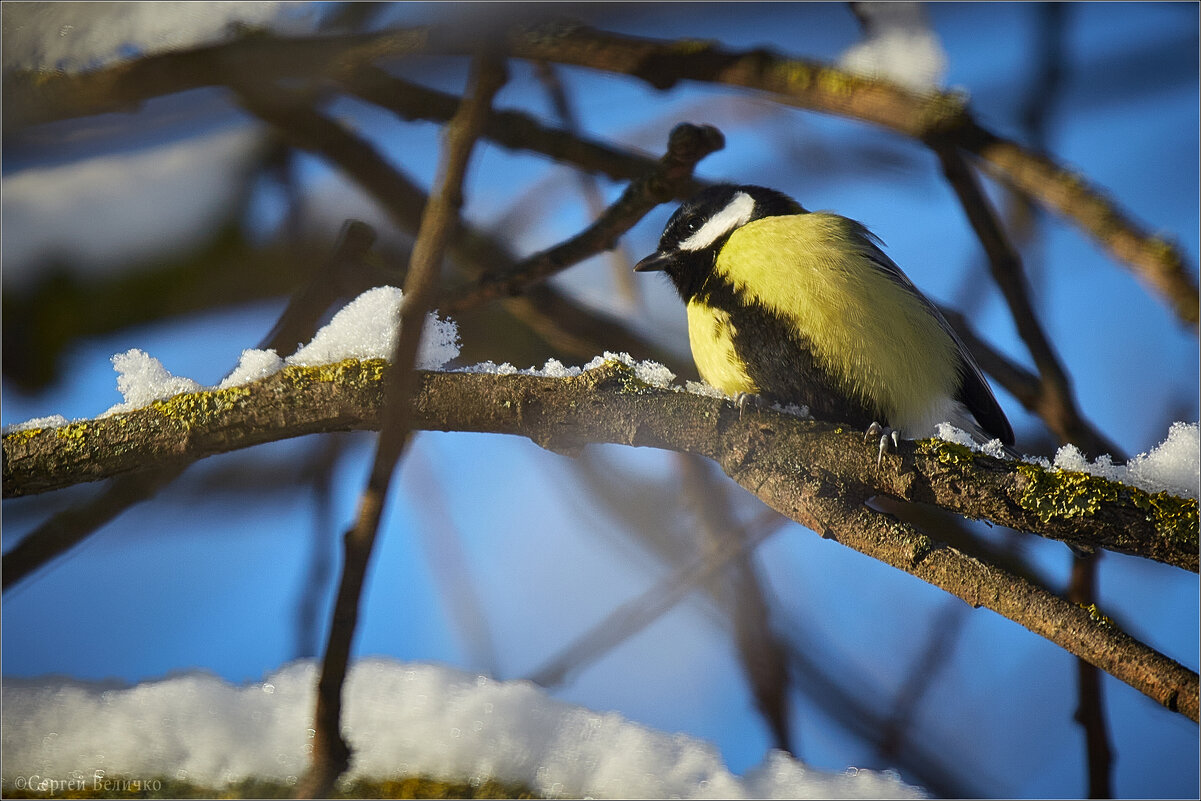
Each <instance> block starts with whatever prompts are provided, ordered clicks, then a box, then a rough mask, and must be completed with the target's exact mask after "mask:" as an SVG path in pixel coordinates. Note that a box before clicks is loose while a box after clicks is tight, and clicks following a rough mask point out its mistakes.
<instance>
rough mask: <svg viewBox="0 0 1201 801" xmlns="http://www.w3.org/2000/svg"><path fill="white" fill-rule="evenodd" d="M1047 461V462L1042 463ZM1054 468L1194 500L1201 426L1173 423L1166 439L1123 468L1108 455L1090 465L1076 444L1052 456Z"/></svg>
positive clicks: (1199, 479) (1200, 468)
mask: <svg viewBox="0 0 1201 801" xmlns="http://www.w3.org/2000/svg"><path fill="white" fill-rule="evenodd" d="M1042 461H1043V462H1046V460H1045V459H1044V460H1042ZM1054 466H1055V467H1057V468H1059V469H1060V470H1076V471H1078V472H1082V473H1090V474H1092V475H1094V476H1100V477H1102V478H1108V479H1109V480H1111V481H1117V482H1120V483H1122V484H1129V485H1131V486H1134V487H1138V488H1139V489H1144V490H1146V491H1147V492H1160V491H1161V490H1166V491H1167V492H1170V493H1172V494H1173V495H1179V496H1181V497H1183V498H1197V497H1198V495H1199V494H1201V493H1199V492H1198V489H1199V488H1198V484H1201V426H1199V425H1198V424H1197V423H1173V424H1172V427H1171V428H1170V429H1168V438H1167V439H1166V440H1164V441H1163V442H1161V443H1159V444H1158V445H1156V446H1155V447H1154V448H1152V449H1151V450H1150V451H1148V452H1147V453H1140V454H1139V455H1138V456H1135V457H1134V458H1133V459H1131V460H1130V461H1129V462H1127V463H1126V464H1124V465H1115V464H1114V463H1113V459H1111V458H1110V457H1109V456H1107V455H1106V456H1101V457H1099V458H1098V459H1097V460H1096V461H1094V462H1090V461H1089V460H1088V459H1086V458H1085V456H1084V454H1083V453H1081V452H1080V449H1079V448H1077V447H1076V446H1075V445H1064V446H1063V447H1062V448H1060V449H1059V451H1058V452H1057V453H1056V454H1055V461H1054Z"/></svg>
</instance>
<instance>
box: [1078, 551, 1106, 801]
mask: <svg viewBox="0 0 1201 801" xmlns="http://www.w3.org/2000/svg"><path fill="white" fill-rule="evenodd" d="M1100 560H1101V555H1100V554H1097V555H1095V556H1079V555H1078V556H1076V557H1075V558H1074V559H1073V560H1072V579H1071V583H1070V584H1069V585H1068V593H1067V595H1068V600H1069V601H1071V602H1072V603H1074V604H1076V605H1078V606H1081V607H1093V606H1094V605H1095V599H1096V597H1097V563H1098V562H1099V561H1100ZM1076 680H1077V682H1078V684H1079V686H1078V689H1077V695H1078V697H1079V700H1078V701H1077V704H1076V715H1075V717H1076V722H1077V723H1079V724H1080V727H1081V728H1082V729H1083V730H1084V748H1085V757H1086V762H1085V764H1087V765H1088V797H1089V798H1113V790H1112V789H1111V788H1112V783H1111V779H1112V774H1113V749H1112V747H1111V746H1110V742H1109V725H1108V723H1107V721H1106V719H1105V703H1104V696H1103V693H1102V684H1101V672H1100V671H1099V670H1098V669H1097V668H1096V667H1095V666H1094V665H1091V664H1089V663H1088V662H1086V661H1085V660H1083V659H1079V658H1077V659H1076Z"/></svg>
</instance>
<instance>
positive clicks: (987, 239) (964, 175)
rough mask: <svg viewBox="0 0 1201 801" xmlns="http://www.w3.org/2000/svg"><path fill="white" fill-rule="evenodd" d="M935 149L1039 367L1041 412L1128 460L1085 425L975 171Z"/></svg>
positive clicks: (1082, 442)
mask: <svg viewBox="0 0 1201 801" xmlns="http://www.w3.org/2000/svg"><path fill="white" fill-rule="evenodd" d="M934 149H935V152H936V153H937V154H938V158H939V160H940V161H941V162H942V167H943V172H944V173H945V174H946V177H947V181H949V182H950V184H951V187H952V188H953V189H954V190H955V194H956V195H957V196H958V197H959V202H960V204H961V205H962V206H963V209H964V212H965V213H966V214H967V217H968V220H969V221H970V222H971V224H972V228H973V229H974V230H975V231H976V236H977V237H978V238H979V240H980V243H981V245H983V247H984V251H985V253H987V254H988V264H989V269H990V270H991V272H992V276H993V280H994V281H996V283H997V286H998V287H1000V289H1001V294H1002V295H1004V296H1005V302H1006V303H1007V304H1008V305H1009V311H1010V314H1011V315H1012V316H1013V321H1014V324H1015V325H1016V326H1017V330H1018V335H1019V336H1021V338H1022V341H1023V342H1025V343H1026V347H1027V349H1029V351H1030V355H1031V357H1032V358H1033V359H1034V363H1035V365H1036V366H1037V367H1038V371H1039V375H1040V380H1039V382H1038V393H1037V400H1036V402H1035V408H1034V410H1035V413H1036V414H1038V416H1039V417H1040V418H1042V419H1043V420H1044V421H1045V422H1046V423H1047V425H1048V427H1050V429H1051V430H1052V431H1054V432H1055V434H1056V435H1057V436H1058V437H1059V439H1060V441H1061V442H1065V443H1066V442H1073V443H1075V444H1077V445H1079V446H1080V447H1081V448H1083V449H1084V450H1085V451H1087V452H1089V453H1091V454H1092V455H1093V456H1094V457H1096V456H1099V455H1100V454H1101V453H1104V452H1108V453H1110V454H1111V455H1113V456H1115V457H1117V458H1119V459H1124V458H1125V456H1124V455H1123V454H1122V453H1120V452H1118V451H1115V450H1113V447H1114V446H1113V443H1112V442H1110V441H1109V440H1107V439H1105V438H1103V437H1102V436H1100V435H1099V434H1098V433H1097V432H1095V431H1094V430H1093V428H1092V427H1091V426H1089V425H1088V424H1087V423H1086V422H1084V420H1083V418H1082V417H1081V416H1080V412H1079V411H1078V410H1077V409H1076V400H1075V397H1074V393H1073V392H1072V387H1071V382H1070V381H1069V380H1068V376H1067V371H1066V370H1064V368H1063V365H1062V364H1061V363H1060V361H1059V357H1058V356H1057V355H1056V354H1055V349H1054V348H1053V347H1052V345H1051V341H1050V340H1049V339H1048V338H1047V335H1046V332H1045V331H1044V330H1043V327H1042V325H1041V324H1040V323H1039V321H1038V315H1037V314H1036V313H1035V311H1034V304H1033V303H1031V302H1030V292H1029V289H1028V287H1027V283H1026V275H1025V272H1024V270H1023V269H1022V260H1021V257H1020V256H1019V255H1018V254H1017V251H1016V250H1014V249H1013V247H1012V246H1011V245H1010V244H1009V238H1008V237H1007V236H1006V235H1005V232H1004V231H1003V230H1002V229H1001V224H1000V221H999V220H998V219H997V215H996V214H995V213H994V212H993V209H992V206H991V204H989V202H988V198H986V197H985V196H984V192H983V191H981V189H980V185H979V183H977V181H976V178H975V176H974V175H973V174H972V172H971V169H970V168H969V167H968V165H967V163H966V162H965V161H964V160H963V157H962V156H960V155H959V153H958V152H957V151H956V150H955V149H954V148H952V147H950V146H948V145H946V144H935V146H934Z"/></svg>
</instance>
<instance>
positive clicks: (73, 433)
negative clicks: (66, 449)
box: [54, 420, 91, 443]
mask: <svg viewBox="0 0 1201 801" xmlns="http://www.w3.org/2000/svg"><path fill="white" fill-rule="evenodd" d="M89 425H91V421H89V420H85V421H83V422H81V423H67V424H66V425H65V426H59V427H58V428H56V429H54V436H56V437H58V438H59V439H61V440H65V441H67V442H74V443H80V442H83V440H84V437H86V436H87V433H88V426H89Z"/></svg>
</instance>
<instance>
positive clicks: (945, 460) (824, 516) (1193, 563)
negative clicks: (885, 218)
mask: <svg viewBox="0 0 1201 801" xmlns="http://www.w3.org/2000/svg"><path fill="white" fill-rule="evenodd" d="M384 372H385V365H384V362H382V361H381V360H375V361H369V362H357V361H353V360H352V361H346V362H342V363H340V364H336V365H329V366H325V367H320V368H313V367H308V368H298V367H289V368H287V369H285V370H283V371H282V372H280V373H278V374H276V375H275V376H272V377H270V378H267V379H264V380H262V381H259V382H256V383H255V384H251V385H247V386H244V387H239V388H237V390H236V391H234V390H223V391H217V392H201V393H192V394H190V395H181V396H177V397H176V398H174V399H172V400H169V401H159V402H156V403H155V404H152V405H151V406H150V407H147V408H145V409H141V410H137V411H134V412H128V413H126V414H124V415H114V416H113V417H109V418H104V419H101V420H96V421H91V422H88V423H74V424H70V425H68V426H64V427H62V428H58V429H42V430H37V431H27V432H16V433H13V434H9V435H7V436H5V437H4V456H5V461H4V470H5V473H4V482H5V492H6V494H24V492H22V491H21V490H25V491H28V490H32V489H35V488H37V489H41V490H45V489H50V488H53V487H55V486H65V485H67V484H70V483H75V482H77V481H83V480H92V479H95V478H100V477H102V476H104V475H108V474H113V473H118V472H130V471H134V470H138V469H148V468H161V467H165V466H169V465H174V464H179V463H182V462H190V461H194V460H195V459H198V458H201V457H202V456H205V455H210V454H213V453H218V452H223V451H228V450H233V449H236V448H241V447H247V446H250V445H255V444H259V443H262V442H266V441H269V440H272V439H279V438H283V437H286V436H298V435H301V434H309V433H318V432H322V431H332V430H348V429H364V428H372V427H374V426H375V425H377V424H378V419H379V413H380V407H381V403H382V396H383V390H382V377H383V373H384ZM413 423H414V425H415V426H417V427H420V428H424V429H429V430H438V431H481V432H494V433H508V434H518V435H521V436H525V437H528V438H530V439H532V440H533V441H534V442H536V443H538V444H539V445H542V446H543V447H546V448H549V449H552V450H568V451H570V450H574V449H578V448H580V447H582V446H584V445H585V444H588V443H592V442H613V443H620V444H625V445H633V446H644V447H655V448H664V449H669V450H677V451H683V452H689V453H696V454H699V455H702V456H706V457H708V458H710V459H713V460H714V461H716V462H717V463H718V464H720V465H721V467H722V469H723V470H724V471H725V472H726V473H727V474H728V475H730V476H731V477H732V478H734V479H735V480H736V481H737V482H738V483H740V484H742V485H743V486H744V487H746V488H747V489H748V490H750V491H751V492H753V493H754V494H756V495H757V496H758V497H759V498H760V499H762V500H763V501H764V502H766V503H767V504H768V505H769V506H771V507H772V508H774V509H776V510H777V511H779V512H781V513H782V514H784V515H786V516H788V517H789V518H791V519H793V520H796V521H798V522H800V523H802V524H803V525H806V526H808V527H809V528H811V529H813V530H814V531H816V532H818V533H819V534H821V535H822V536H824V537H828V538H831V539H835V540H837V541H839V542H841V543H843V544H845V545H848V546H850V547H852V548H855V549H856V550H858V551H861V552H863V553H865V554H868V555H869V556H872V557H874V558H876V559H879V560H881V561H884V562H887V563H888V564H890V565H893V566H894V567H897V568H900V569H901V570H905V571H906V572H909V573H911V574H913V575H915V576H917V577H918V578H921V579H923V580H924V581H927V582H929V583H931V584H934V585H936V586H938V587H941V588H943V589H945V590H946V591H948V592H950V593H952V594H954V595H956V596H958V597H960V598H962V599H964V600H965V601H967V602H968V603H970V604H971V605H973V606H986V607H988V608H990V609H992V610H994V611H996V612H999V613H1000V614H1002V615H1004V616H1005V617H1008V618H1010V619H1012V620H1015V621H1017V622H1019V623H1021V624H1022V625H1024V626H1026V627H1027V628H1029V629H1030V630H1031V631H1034V632H1035V633H1037V634H1040V635H1042V636H1044V637H1046V638H1047V639H1049V640H1051V641H1052V642H1055V643H1056V644H1058V645H1060V646H1061V647H1063V648H1065V649H1066V650H1068V651H1070V652H1071V653H1073V654H1075V655H1077V656H1080V657H1081V658H1083V659H1086V660H1087V661H1089V662H1090V663H1091V664H1094V665H1097V666H1098V667H1099V668H1101V669H1102V670H1105V671H1107V672H1109V673H1111V674H1112V675H1114V676H1115V677H1117V678H1119V679H1121V680H1122V681H1125V682H1127V683H1128V684H1130V685H1131V686H1133V687H1135V688H1137V689H1139V690H1140V691H1142V692H1144V693H1146V694H1147V695H1149V696H1150V697H1152V698H1154V699H1156V700H1157V701H1158V702H1160V703H1162V704H1164V705H1165V706H1167V707H1168V708H1169V709H1173V710H1176V711H1179V712H1181V713H1183V714H1185V715H1187V716H1188V717H1190V718H1192V719H1194V720H1196V719H1197V704H1198V698H1197V692H1198V685H1197V676H1196V674H1195V673H1193V672H1192V671H1189V670H1187V669H1186V668H1184V667H1182V666H1180V665H1179V664H1177V663H1175V662H1174V661H1172V660H1170V659H1168V658H1167V657H1165V656H1163V655H1162V654H1159V653H1157V652H1155V651H1153V650H1151V649H1149V648H1147V647H1146V646H1143V645H1141V644H1140V643H1138V642H1136V641H1134V640H1133V639H1131V638H1130V637H1129V636H1127V635H1125V634H1124V633H1122V632H1121V631H1119V630H1118V629H1117V628H1116V627H1115V626H1114V625H1113V624H1112V623H1111V622H1110V621H1109V620H1108V619H1107V618H1105V617H1104V616H1103V615H1101V614H1100V613H1099V612H1098V611H1097V610H1096V608H1095V607H1093V608H1082V607H1078V606H1076V605H1074V604H1071V603H1070V602H1068V601H1065V600H1064V599H1061V598H1058V597H1057V596H1055V595H1054V594H1052V593H1049V592H1048V591H1046V590H1044V589H1042V588H1039V587H1037V586H1035V585H1033V584H1031V583H1029V582H1028V581H1026V580H1024V579H1022V578H1020V577H1019V576H1016V575H1013V574H1011V573H1008V572H1006V571H1004V570H1001V569H999V568H996V567H994V566H991V565H988V564H986V563H984V562H981V561H980V560H978V559H974V558H972V557H969V556H967V555H965V554H963V553H962V552H960V551H958V550H957V549H955V548H952V547H949V546H945V545H942V544H940V543H937V542H935V541H933V540H931V539H930V538H929V537H928V536H926V535H925V534H922V533H921V532H919V531H917V530H916V529H914V528H912V527H911V526H908V525H906V524H903V523H900V522H897V521H895V520H893V519H892V518H890V517H889V516H887V515H883V514H880V513H879V512H875V511H872V510H871V509H869V508H868V507H867V505H866V504H865V501H866V500H867V499H868V498H871V497H873V496H876V495H880V494H886V495H892V496H896V497H900V498H903V499H905V500H911V501H919V502H924V503H932V504H935V505H938V506H941V507H943V508H946V509H949V510H951V511H954V512H957V513H959V514H963V515H966V516H968V517H972V518H984V519H989V520H992V521H994V522H997V523H1000V524H1002V525H1007V526H1010V527H1012V528H1017V529H1021V530H1025V531H1032V532H1034V533H1038V534H1041V535H1043V536H1050V537H1053V538H1055V539H1062V540H1064V541H1066V542H1073V543H1080V544H1083V545H1090V546H1094V547H1103V548H1110V549H1113V550H1118V551H1122V552H1125V553H1135V554H1138V555H1142V556H1147V557H1149V558H1153V559H1158V560H1159V561H1164V562H1167V563H1169V564H1175V565H1178V566H1181V567H1185V568H1187V569H1191V570H1193V571H1196V569H1197V504H1196V502H1195V501H1186V500H1182V499H1177V498H1173V497H1171V496H1167V495H1166V494H1162V493H1161V494H1159V495H1149V494H1147V493H1145V492H1142V491H1140V490H1136V489H1132V488H1129V487H1125V486H1122V485H1118V484H1113V483H1111V482H1108V481H1105V480H1103V479H1097V478H1093V477H1082V476H1080V475H1079V474H1072V473H1058V474H1053V473H1048V472H1046V471H1044V470H1042V469H1041V468H1038V467H1035V466H1032V465H1024V464H1014V463H1010V462H1001V461H998V460H995V459H990V458H988V457H984V456H980V455H973V454H971V453H970V452H968V451H967V449H965V448H961V447H959V446H954V445H949V444H947V443H940V442H937V441H934V440H924V441H921V442H918V443H910V442H903V443H902V446H901V448H900V452H899V455H898V457H897V459H898V460H899V462H900V464H899V465H898V464H896V463H895V461H893V460H890V461H889V463H887V464H886V466H885V468H884V469H877V468H876V466H875V458H874V453H873V452H871V451H870V449H865V448H864V447H863V443H862V434H861V433H859V432H857V431H851V430H849V429H844V428H843V427H841V426H835V425H832V424H829V423H822V422H813V421H804V420H800V419H798V418H794V417H791V416H789V415H784V414H779V413H776V412H771V411H766V410H765V411H761V412H758V413H755V414H747V415H744V416H743V417H742V418H741V419H740V417H739V414H738V411H737V409H736V408H735V407H734V406H732V405H731V404H728V403H726V402H724V401H720V400H718V399H715V398H709V397H703V396H698V395H691V394H688V393H682V392H672V391H669V390H661V389H656V388H653V387H649V386H647V385H645V384H643V383H642V382H640V381H638V380H637V379H636V378H635V377H634V375H633V374H632V372H631V371H630V370H629V369H628V368H624V367H621V366H620V365H617V364H615V363H612V362H610V363H608V364H607V365H605V366H604V367H602V368H599V369H597V370H592V371H588V372H586V373H583V374H582V375H580V376H579V377H577V378H573V379H552V378H538V377H532V376H521V375H509V376H498V375H491V374H477V373H423V374H421V380H420V386H419V390H418V392H417V394H416V395H415V398H414V407H413ZM35 476H36V478H35ZM1149 518H1151V519H1149ZM1155 520H1158V523H1156V522H1154V521H1155Z"/></svg>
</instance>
